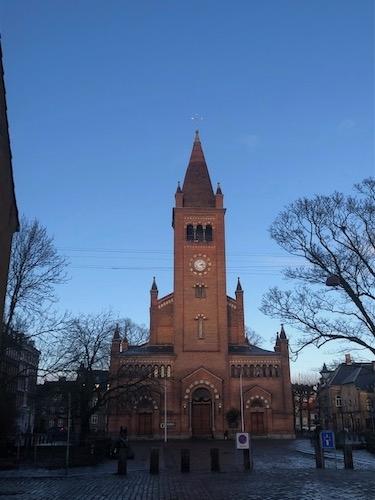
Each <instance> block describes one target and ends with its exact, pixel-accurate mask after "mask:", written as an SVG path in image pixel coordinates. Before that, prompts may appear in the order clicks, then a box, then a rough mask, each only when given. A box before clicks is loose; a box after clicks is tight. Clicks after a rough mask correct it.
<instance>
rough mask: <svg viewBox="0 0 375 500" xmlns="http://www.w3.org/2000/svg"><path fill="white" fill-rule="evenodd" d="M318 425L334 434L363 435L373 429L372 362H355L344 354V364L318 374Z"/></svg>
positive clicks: (374, 371) (374, 364)
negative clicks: (346, 432) (337, 432)
mask: <svg viewBox="0 0 375 500" xmlns="http://www.w3.org/2000/svg"><path fill="white" fill-rule="evenodd" d="M320 374H321V379H320V384H319V392H318V394H319V398H318V401H319V414H320V422H321V425H322V426H323V427H324V428H326V429H332V430H335V431H342V430H348V431H349V432H354V433H362V432H366V431H374V430H375V361H372V362H368V363H358V362H354V361H352V359H351V356H350V355H349V354H347V355H346V356H345V362H344V363H341V364H339V365H338V366H337V367H336V368H335V369H333V370H329V369H327V366H326V365H325V364H324V365H323V368H322V370H321V372H320Z"/></svg>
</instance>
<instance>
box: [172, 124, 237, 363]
mask: <svg viewBox="0 0 375 500" xmlns="http://www.w3.org/2000/svg"><path fill="white" fill-rule="evenodd" d="M175 199H176V204H175V207H174V209H173V223H172V225H173V229H174V304H175V306H174V307H175V315H174V345H175V350H176V353H179V352H192V351H195V352H200V353H202V356H205V353H207V352H220V351H224V352H225V351H226V346H227V344H228V327H227V304H226V302H227V298H226V271H225V225H224V216H225V209H224V208H223V195H222V193H221V190H220V188H218V190H217V191H216V194H214V192H213V189H212V184H211V179H210V175H209V173H208V169H207V165H206V160H205V157H204V154H203V150H202V145H201V142H200V139H199V134H198V131H197V132H196V135H195V140H194V144H193V150H192V153H191V157H190V161H189V165H188V167H187V170H186V174H185V180H184V183H183V186H182V189H181V188H178V189H177V192H176V196H175Z"/></svg>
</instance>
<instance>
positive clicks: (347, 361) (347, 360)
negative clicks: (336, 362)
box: [345, 354, 352, 365]
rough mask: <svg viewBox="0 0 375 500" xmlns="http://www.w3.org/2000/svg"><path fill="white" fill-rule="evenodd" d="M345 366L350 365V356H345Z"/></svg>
mask: <svg viewBox="0 0 375 500" xmlns="http://www.w3.org/2000/svg"><path fill="white" fill-rule="evenodd" d="M345 364H346V365H351V364H352V357H351V356H350V354H345Z"/></svg>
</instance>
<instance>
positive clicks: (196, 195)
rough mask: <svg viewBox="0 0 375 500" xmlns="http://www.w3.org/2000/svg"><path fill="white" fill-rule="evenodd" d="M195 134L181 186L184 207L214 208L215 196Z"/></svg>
mask: <svg viewBox="0 0 375 500" xmlns="http://www.w3.org/2000/svg"><path fill="white" fill-rule="evenodd" d="M195 134H196V135H195V140H194V144H193V150H192V152H191V156H190V161H189V165H188V167H187V170H186V174H185V179H184V184H183V186H182V192H183V194H184V202H183V203H184V207H214V206H215V195H214V192H213V189H212V184H211V179H210V174H209V173H208V168H207V165H206V160H205V158H204V154H203V149H202V145H201V141H200V138H199V133H198V131H196V133H195Z"/></svg>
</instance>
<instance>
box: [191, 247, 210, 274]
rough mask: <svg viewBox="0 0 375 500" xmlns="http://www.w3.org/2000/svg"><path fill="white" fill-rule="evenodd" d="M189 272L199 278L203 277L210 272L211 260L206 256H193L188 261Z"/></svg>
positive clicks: (199, 254)
mask: <svg viewBox="0 0 375 500" xmlns="http://www.w3.org/2000/svg"><path fill="white" fill-rule="evenodd" d="M189 267H190V271H191V272H192V273H193V274H197V275H199V276H203V275H204V274H207V273H208V271H210V268H211V260H210V258H209V257H208V256H207V255H206V254H201V253H198V254H195V255H193V257H192V258H191V259H190V266H189Z"/></svg>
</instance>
